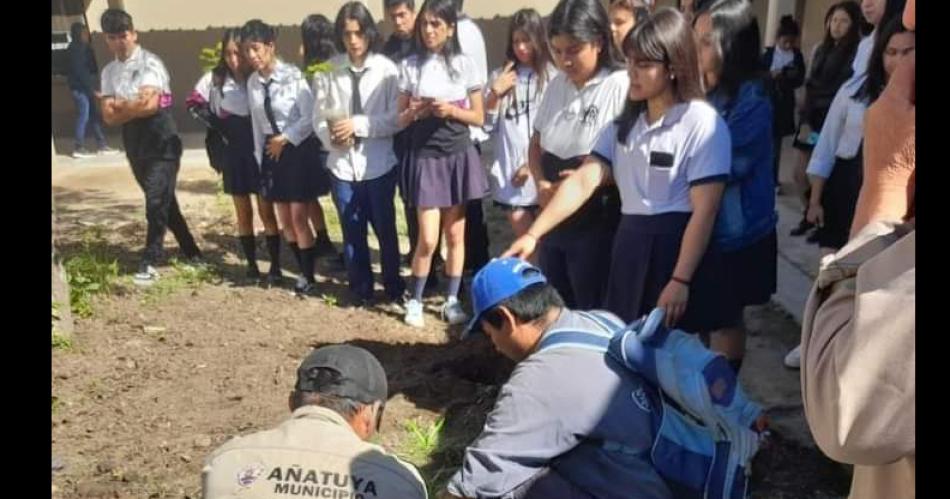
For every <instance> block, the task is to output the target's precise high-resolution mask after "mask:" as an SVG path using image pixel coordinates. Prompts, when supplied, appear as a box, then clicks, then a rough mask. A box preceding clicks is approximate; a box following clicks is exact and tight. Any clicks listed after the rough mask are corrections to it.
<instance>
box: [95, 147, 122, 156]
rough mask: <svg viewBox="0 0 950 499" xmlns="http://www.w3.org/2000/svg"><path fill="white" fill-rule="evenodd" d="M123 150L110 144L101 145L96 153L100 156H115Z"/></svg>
mask: <svg viewBox="0 0 950 499" xmlns="http://www.w3.org/2000/svg"><path fill="white" fill-rule="evenodd" d="M121 152H122V151H120V150H118V149H113V148H111V147H109V146H105V147H100V148H99V150H98V151H96V154H97V155H99V156H115V155H117V154H120V153H121Z"/></svg>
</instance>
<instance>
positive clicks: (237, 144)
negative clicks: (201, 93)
mask: <svg viewBox="0 0 950 499" xmlns="http://www.w3.org/2000/svg"><path fill="white" fill-rule="evenodd" d="M220 123H221V127H222V131H223V132H224V136H225V138H227V140H228V145H227V147H226V148H225V149H224V165H223V168H222V169H221V175H222V176H223V181H224V192H225V194H230V195H232V196H247V195H249V194H257V193H258V192H260V190H261V171H260V168H259V167H258V166H257V160H256V159H254V131H253V130H252V128H251V119H250V118H249V117H247V116H236V115H231V116H228V117H227V118H222V119H221V121H220Z"/></svg>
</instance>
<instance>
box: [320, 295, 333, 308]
mask: <svg viewBox="0 0 950 499" xmlns="http://www.w3.org/2000/svg"><path fill="white" fill-rule="evenodd" d="M320 299H321V300H323V303H326V304H327V305H329V306H331V307H335V306H336V304H337V298H336V295H334V294H326V293H324V294H322V295H320Z"/></svg>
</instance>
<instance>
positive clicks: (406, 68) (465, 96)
mask: <svg viewBox="0 0 950 499" xmlns="http://www.w3.org/2000/svg"><path fill="white" fill-rule="evenodd" d="M418 61H419V56H418V55H415V54H413V55H411V56H409V57H407V58H405V59H403V60H402V63H401V64H400V65H399V91H400V92H403V93H407V94H410V95H411V96H412V97H424V98H432V99H436V100H443V101H447V102H451V103H454V104H456V105H461V106H463V107H465V108H466V109H468V108H469V107H471V104H470V102H469V94H470V93H471V92H474V91H476V90H479V91H480V90H481V89H482V88H484V87H485V77H484V76H481V77H480V76H479V75H478V71H477V68H476V66H475V63H474V62H472V59H471V58H469V57H468V56H466V55H464V54H459V55H456V56H455V57H452V59H451V61H450V65H451V68H452V69H453V70H454V72H455V73H454V76H453V75H451V74H450V72H449V66H447V65H446V64H445V58H444V57H443V56H441V55H435V54H431V53H429V54H426V55H425V56H424V61H423V62H422V63H421V64H419V62H418Z"/></svg>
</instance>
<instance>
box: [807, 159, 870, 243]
mask: <svg viewBox="0 0 950 499" xmlns="http://www.w3.org/2000/svg"><path fill="white" fill-rule="evenodd" d="M862 158H863V156H862V155H861V154H860V153H859V154H858V155H857V156H855V157H854V158H852V159H841V158H837V159H836V160H835V166H834V169H832V170H831V175H830V176H829V177H828V180H827V181H826V182H825V188H824V190H823V191H822V192H821V207H822V208H824V210H825V225H824V226H822V227H819V228H818V230H817V231H816V234H815V235H816V236H817V238H818V245H819V246H820V247H822V248H833V249H836V250H837V249H841V248H843V247H844V245H845V244H847V243H848V236H849V235H850V233H851V222H852V221H853V220H854V211H855V209H856V208H857V205H858V194H860V193H861V182H863V180H864V170H863V160H862Z"/></svg>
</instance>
